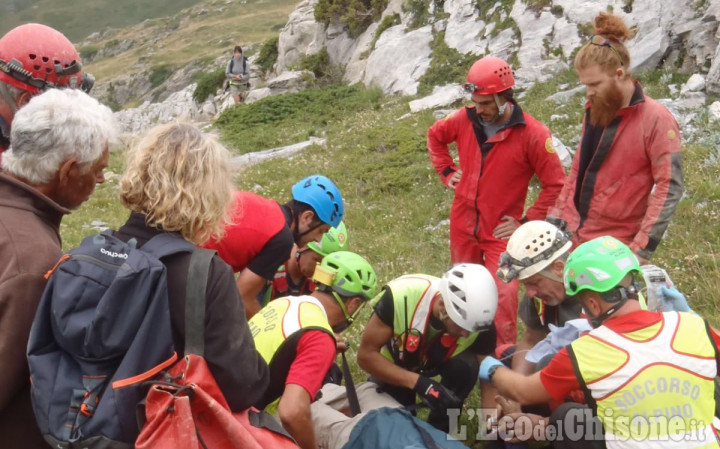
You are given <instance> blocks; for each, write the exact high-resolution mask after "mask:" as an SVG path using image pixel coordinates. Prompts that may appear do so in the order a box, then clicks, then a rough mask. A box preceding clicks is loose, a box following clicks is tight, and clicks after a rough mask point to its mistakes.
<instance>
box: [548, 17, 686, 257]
mask: <svg viewBox="0 0 720 449" xmlns="http://www.w3.org/2000/svg"><path fill="white" fill-rule="evenodd" d="M594 22H595V35H594V36H593V37H592V38H590V41H589V42H587V43H586V44H585V45H584V46H583V47H582V48H581V49H580V51H579V52H578V53H577V55H576V56H575V70H576V71H577V72H578V76H579V78H580V82H581V83H582V84H584V85H585V87H586V90H587V98H588V102H587V103H586V105H585V118H584V119H583V129H582V138H581V140H580V144H579V145H578V149H577V151H576V152H575V156H574V157H573V162H572V167H571V169H570V173H569V175H568V178H567V180H566V182H565V186H564V187H563V189H562V192H561V193H560V196H559V197H558V199H557V203H556V205H555V207H554V208H552V209H551V210H550V211H549V213H548V220H550V221H553V220H563V221H566V222H567V225H568V230H569V231H570V232H572V233H573V236H574V237H573V239H574V243H575V244H576V245H577V244H579V243H582V242H586V241H588V240H591V239H593V238H595V237H598V236H602V235H611V236H613V237H615V238H617V239H618V240H620V241H622V242H624V243H625V244H627V245H629V246H630V249H632V250H633V252H635V254H636V255H637V256H638V257H639V258H640V259H641V262H644V261H646V260H648V259H650V257H651V256H652V254H653V252H654V251H655V249H656V248H657V246H658V245H659V244H660V240H662V237H663V235H664V233H665V230H666V229H667V226H668V224H669V223H670V220H671V219H672V216H673V214H674V213H675V208H676V207H677V204H678V201H680V198H681V197H682V195H683V190H684V187H683V174H682V154H681V147H680V131H679V129H678V125H677V122H676V121H675V119H674V118H673V116H672V114H671V113H670V111H668V110H667V108H665V106H662V105H661V104H660V103H658V102H657V101H655V100H653V99H652V98H650V97H648V96H647V95H645V93H644V92H643V89H642V86H641V85H640V83H638V82H637V81H635V80H634V79H633V77H632V74H631V73H630V54H629V52H628V49H627V47H626V46H625V44H624V43H623V42H624V41H625V40H626V39H628V38H630V37H631V34H632V33H631V32H630V30H628V28H627V26H626V25H625V23H624V22H623V20H622V19H621V18H620V17H619V16H615V15H613V14H608V13H606V12H602V13H600V14H599V15H598V16H597V17H595V21H594Z"/></svg>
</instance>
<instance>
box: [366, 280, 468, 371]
mask: <svg viewBox="0 0 720 449" xmlns="http://www.w3.org/2000/svg"><path fill="white" fill-rule="evenodd" d="M439 281H440V279H439V278H437V277H435V276H428V275H425V274H409V275H405V276H401V277H399V278H397V279H395V280H393V281H390V282H389V283H388V284H387V285H386V286H385V288H389V289H390V290H391V291H392V296H393V310H394V315H393V334H394V337H393V339H392V340H391V341H390V342H388V343H387V344H386V345H385V346H383V348H382V349H381V350H380V353H381V354H382V355H384V356H385V357H386V358H388V359H389V360H391V361H393V362H394V363H396V364H398V365H400V366H402V367H404V368H406V369H409V370H414V369H420V368H422V367H423V365H424V364H425V363H426V362H427V359H426V357H425V353H426V351H427V350H428V348H429V347H430V346H431V345H432V344H434V343H435V344H441V345H442V346H443V348H445V349H446V350H447V354H446V356H445V359H446V360H447V359H449V358H451V357H454V356H456V355H458V354H460V353H461V352H463V351H464V350H466V349H467V348H468V347H470V345H472V343H473V342H474V341H475V339H476V338H477V336H478V333H477V332H475V333H472V334H470V335H469V336H468V337H463V338H456V337H452V336H451V335H449V334H446V333H440V332H437V331H434V330H433V329H432V327H431V326H430V317H431V314H432V313H431V309H432V304H433V301H434V300H435V298H436V297H439V296H440V292H439V291H438V287H437V286H438V282H439ZM381 296H382V295H379V296H378V298H380V297H381ZM373 305H374V304H373ZM437 339H440V341H439V342H438V341H437ZM436 342H437V343H436ZM411 354H412V357H411V356H410V355H411ZM411 360H412V362H411Z"/></svg>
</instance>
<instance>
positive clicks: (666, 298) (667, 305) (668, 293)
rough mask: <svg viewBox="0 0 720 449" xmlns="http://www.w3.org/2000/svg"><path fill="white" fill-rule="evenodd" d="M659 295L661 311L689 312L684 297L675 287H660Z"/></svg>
mask: <svg viewBox="0 0 720 449" xmlns="http://www.w3.org/2000/svg"><path fill="white" fill-rule="evenodd" d="M660 293H661V294H662V299H661V302H662V310H663V311H665V312H691V310H690V306H689V305H688V303H687V298H685V295H683V294H682V293H680V291H679V290H678V289H676V288H675V287H672V288H668V287H666V286H664V285H663V286H662V287H660Z"/></svg>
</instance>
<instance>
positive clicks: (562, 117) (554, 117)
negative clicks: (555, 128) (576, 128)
mask: <svg viewBox="0 0 720 449" xmlns="http://www.w3.org/2000/svg"><path fill="white" fill-rule="evenodd" d="M569 117H570V116H569V115H567V114H553V115H551V116H550V121H551V122H555V121H557V120H565V119H567V118H569Z"/></svg>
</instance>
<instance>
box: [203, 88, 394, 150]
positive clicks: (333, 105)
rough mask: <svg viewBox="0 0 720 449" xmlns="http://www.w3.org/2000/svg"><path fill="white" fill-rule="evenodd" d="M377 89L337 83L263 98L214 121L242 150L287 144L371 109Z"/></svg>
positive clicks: (377, 99) (377, 96) (231, 143)
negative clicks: (350, 114)
mask: <svg viewBox="0 0 720 449" xmlns="http://www.w3.org/2000/svg"><path fill="white" fill-rule="evenodd" d="M381 98H382V91H381V90H380V89H363V88H360V87H357V86H345V85H336V86H330V87H325V88H313V89H307V90H304V91H302V92H298V93H294V94H285V95H277V96H272V97H267V98H263V99H262V100H260V101H257V102H255V103H251V104H247V105H245V104H243V105H238V106H236V107H234V108H230V109H228V110H227V111H225V112H224V113H223V114H222V115H221V116H220V117H219V118H218V120H217V121H216V122H215V124H216V126H217V127H218V128H219V129H220V131H222V134H223V136H224V137H225V141H226V143H227V144H228V145H229V146H231V147H234V148H236V149H237V150H238V151H239V152H241V153H246V152H250V151H259V150H264V149H267V148H272V147H276V146H280V145H289V144H291V143H296V142H300V141H302V140H305V139H307V136H308V135H309V134H310V132H313V133H315V134H317V133H320V132H321V131H322V130H323V129H325V128H326V127H327V126H328V124H329V123H336V122H338V121H340V120H341V119H343V118H345V117H346V116H347V115H348V114H349V113H354V112H355V111H361V110H373V109H375V108H376V107H378V105H379V102H380V100H381Z"/></svg>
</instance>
